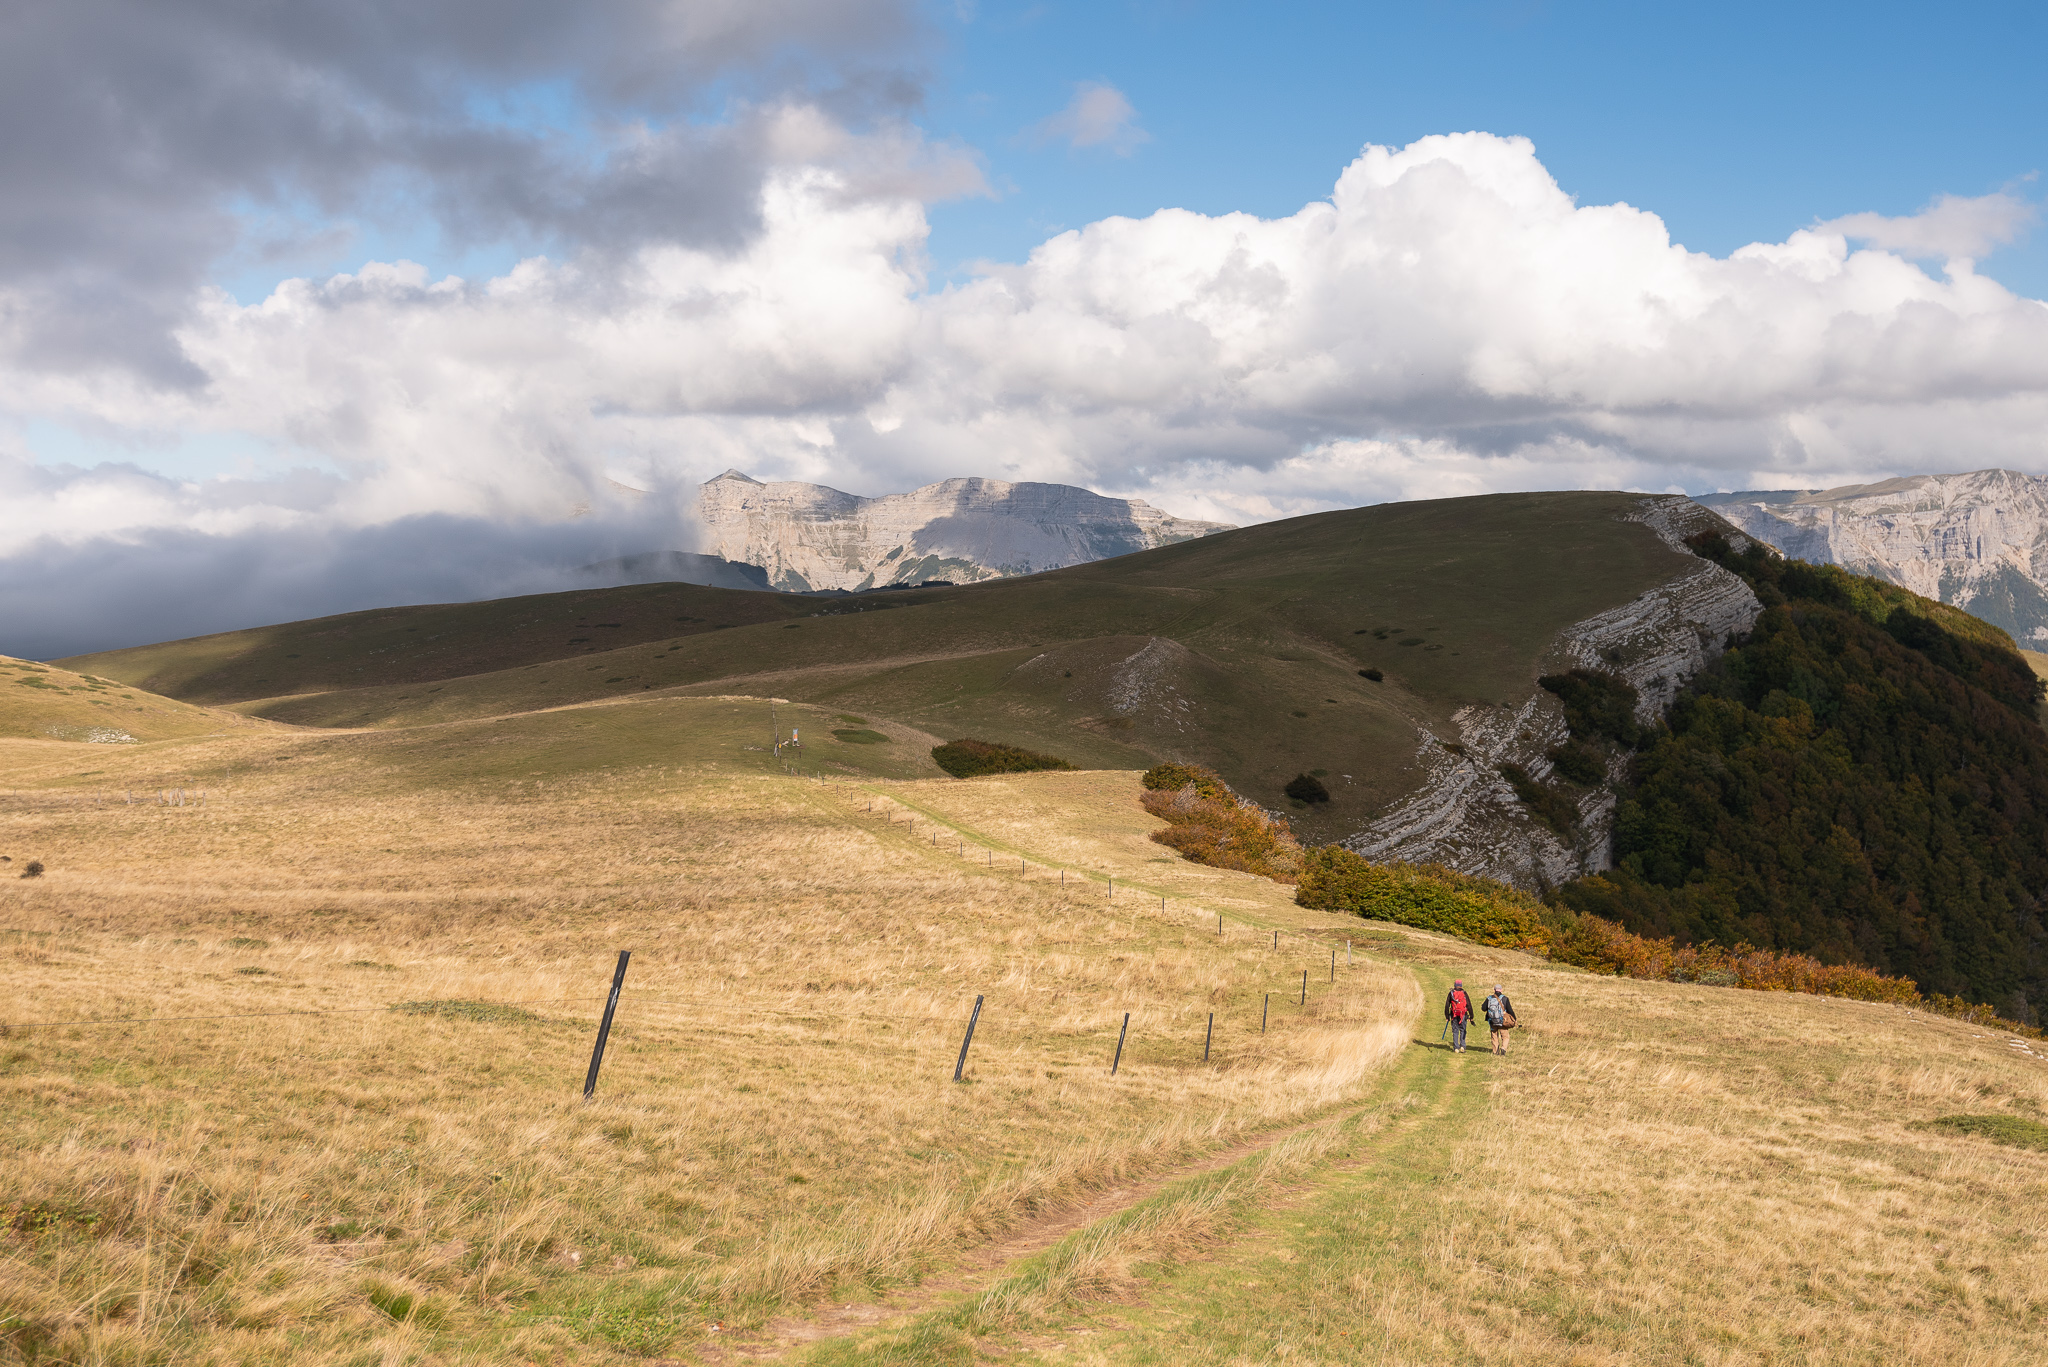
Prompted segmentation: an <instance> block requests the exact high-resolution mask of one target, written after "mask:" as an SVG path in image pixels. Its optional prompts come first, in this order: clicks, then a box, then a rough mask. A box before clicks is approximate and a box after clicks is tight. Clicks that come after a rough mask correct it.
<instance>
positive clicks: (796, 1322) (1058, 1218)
mask: <svg viewBox="0 0 2048 1367" xmlns="http://www.w3.org/2000/svg"><path fill="white" fill-rule="evenodd" d="M1424 976H1425V977H1428V976H1433V975H1430V974H1429V973H1428V971H1427V970H1425V971H1424ZM1427 995H1428V994H1427V992H1425V993H1424V996H1425V998H1427ZM1425 1014H1426V1013H1425ZM1417 1029H1418V1033H1419V1027H1417ZM1434 1052H1436V1051H1435V1050H1434V1048H1433V1046H1429V1045H1427V1044H1426V1043H1425V1042H1424V1041H1421V1040H1420V1039H1418V1040H1417V1042H1416V1045H1414V1046H1411V1047H1410V1049H1409V1050H1408V1051H1407V1052H1405V1053H1404V1054H1403V1055H1402V1056H1401V1057H1400V1058H1399V1059H1398V1060H1397V1061H1396V1062H1395V1064H1394V1065H1393V1066H1392V1067H1391V1068H1389V1069H1388V1070H1387V1071H1386V1072H1385V1073H1383V1074H1382V1075H1381V1077H1380V1078H1379V1080H1378V1082H1377V1083H1376V1085H1375V1086H1374V1088H1373V1092H1372V1096H1371V1097H1370V1098H1368V1099H1366V1100H1364V1101H1361V1102H1351V1103H1347V1104H1346V1105H1344V1106H1342V1107H1341V1108H1339V1109H1338V1110H1337V1111H1336V1112H1334V1113H1326V1114H1324V1115H1321V1116H1318V1117H1317V1118H1315V1119H1313V1120H1306V1121H1302V1122H1299V1123H1297V1124H1293V1125H1287V1126H1283V1127H1280V1128H1277V1129H1273V1130H1269V1131H1265V1132H1263V1133H1261V1134H1259V1135H1256V1136H1254V1137H1251V1138H1248V1139H1245V1140H1242V1141H1240V1142H1239V1143H1236V1144H1233V1145H1231V1146H1230V1147H1228V1148H1226V1149H1223V1150H1220V1151H1218V1152H1216V1153H1212V1154H1209V1155H1206V1156H1205V1157H1203V1158H1200V1159H1197V1160H1195V1161H1193V1162H1190V1163H1185V1164H1180V1165H1178V1166H1175V1167H1172V1168H1168V1169H1166V1170H1164V1171H1161V1172H1158V1173H1155V1174H1153V1175H1151V1176H1150V1177H1147V1178H1145V1179H1144V1180H1142V1181H1136V1182H1127V1183H1125V1184H1123V1185H1121V1186H1119V1187H1116V1188H1115V1189H1113V1190H1110V1191H1105V1192H1103V1193H1101V1194H1100V1195H1098V1196H1097V1197H1096V1198H1095V1199H1093V1200H1092V1201H1089V1202H1088V1203H1087V1204H1085V1205H1081V1206H1076V1207H1070V1208H1067V1209H1064V1210H1059V1211H1053V1212H1048V1213H1047V1214H1045V1215H1042V1216H1040V1217H1038V1218H1036V1219H1033V1220H1030V1221H1028V1222H1026V1223H1025V1224H1023V1225H1021V1226H1019V1227H1018V1228H1017V1229H1015V1230H1014V1231H1012V1232H1011V1233H1010V1234H1008V1235H1007V1236H1005V1237H1004V1238H1001V1239H999V1240H996V1241H995V1242H993V1243H990V1244H988V1245H985V1246H983V1247H981V1248H979V1249H976V1250H974V1251H973V1252H971V1253H969V1254H968V1255H967V1256H966V1257H964V1258H963V1259H962V1260H961V1261H960V1262H959V1263H958V1264H956V1265H955V1266H953V1267H952V1268H950V1269H949V1270H947V1271H946V1272H945V1273H943V1274H941V1275H939V1276H936V1277H933V1278H932V1279H930V1280H927V1281H924V1282H921V1283H920V1284H918V1285H917V1286H915V1287H907V1288H904V1289H903V1290H902V1291H901V1292H899V1293H896V1294H892V1295H889V1296H885V1297H882V1298H881V1299H879V1300H876V1301H872V1302H859V1303H854V1304H848V1305H842V1306H828V1307H823V1308H821V1309H818V1310H816V1311H814V1312H812V1313H810V1314H808V1315H796V1316H785V1317H783V1318H780V1319H776V1320H773V1321H770V1322H769V1323H768V1324H766V1325H764V1326H763V1327H762V1328H760V1329H759V1330H754V1331H750V1332H747V1333H745V1334H735V1335H733V1336H732V1337H731V1338H729V1339H719V1338H716V1337H714V1338H711V1339H707V1340H706V1341H705V1342H703V1343H702V1344H700V1345H699V1346H698V1347H697V1348H696V1349H695V1352H694V1355H693V1356H694V1360H695V1361H696V1362H699V1363H703V1364H707V1365H708V1367H718V1365H719V1364H732V1363H750V1362H775V1361H780V1360H782V1359H784V1358H785V1357H787V1356H788V1355H790V1354H792V1353H795V1352H797V1351H798V1350H801V1349H804V1348H807V1347H810V1346H812V1345H814V1344H818V1343H822V1342H824V1341H826V1340H830V1339H837V1338H843V1337H846V1336H849V1335H853V1334H858V1333H861V1332H863V1331H865V1330H870V1329H876V1328H883V1327H889V1326H896V1325H901V1324H904V1323H906V1322H908V1321H911V1320H913V1319H915V1318H916V1317H918V1316H920V1315H923V1314H927V1313H929V1312H932V1311H934V1310H937V1309H940V1308H941V1307H942V1306H945V1305H947V1304H948V1303H954V1302H957V1301H959V1300H961V1299H964V1298H966V1297H968V1296H971V1295H974V1294H976V1293H978V1292H980V1291H983V1290H985V1289H987V1288H989V1287H990V1286H992V1285H994V1284H995V1283H997V1282H999V1281H1001V1280H1002V1279H1003V1278H1004V1277H1005V1276H1006V1275H1008V1274H1009V1273H1010V1272H1011V1271H1012V1270H1013V1268H1014V1266H1015V1265H1016V1264H1018V1263H1020V1262H1022V1261H1023V1260H1025V1259H1028V1258H1030V1257H1032V1256H1033V1255H1036V1254H1039V1253H1042V1252H1044V1251H1046V1250H1047V1249H1049V1248H1051V1247H1052V1246H1053V1245H1054V1244H1056V1243H1058V1242H1059V1241H1060V1240H1061V1239H1063V1238H1065V1237H1067V1236H1068V1235H1070V1234H1073V1233H1075V1232H1077V1231H1080V1230H1083V1229H1086V1228H1088V1227H1089V1226H1090V1225H1093V1224H1096V1223H1097V1222H1099V1221H1102V1220H1105V1219H1107V1218H1109V1217H1111V1216H1114V1215H1117V1214H1120V1213H1122V1212H1124V1211H1127V1210H1130V1209H1131V1208H1132V1207H1134V1206H1137V1205H1139V1204H1141V1203H1142V1202H1144V1201H1147V1200H1149V1199H1151V1198H1152V1197H1154V1196H1157V1195H1159V1194H1160V1193H1161V1192H1163V1191H1165V1190H1166V1189H1167V1188H1169V1187H1172V1186H1174V1185H1175V1184H1177V1183H1180V1182H1183V1181H1185V1180H1187V1179H1190V1178H1194V1177H1200V1176H1203V1175H1206V1174H1209V1173H1214V1172H1217V1171H1220V1170H1222V1169H1224V1168H1228V1167H1231V1166H1233V1165H1235V1164H1239V1163H1242V1162H1244V1161H1245V1160H1247V1159H1251V1158H1255V1157H1257V1156H1258V1155H1259V1154H1262V1153H1264V1152H1265V1151H1267V1150H1268V1149H1271V1148H1272V1147H1273V1146H1274V1145H1276V1144H1278V1143H1280V1142H1281V1141H1283V1140H1285V1139H1287V1138H1289V1137H1290V1136H1293V1135H1297V1134H1301V1133H1304V1132H1306V1131H1309V1130H1313V1129H1317V1128H1319V1127H1326V1126H1334V1125H1340V1124H1343V1123H1344V1122H1345V1121H1346V1120H1349V1119H1351V1118H1353V1117H1354V1116H1356V1115H1358V1114H1360V1113H1361V1112H1364V1111H1368V1110H1371V1109H1373V1108H1375V1107H1378V1106H1383V1105H1384V1104H1385V1102H1386V1100H1387V1099H1388V1098H1389V1097H1394V1096H1401V1095H1404V1094H1406V1095H1413V1094H1414V1092H1415V1089H1416V1088H1417V1087H1418V1086H1419V1087H1422V1088H1423V1089H1424V1090H1425V1091H1427V1092H1428V1093H1430V1095H1428V1096H1426V1097H1418V1098H1417V1100H1419V1101H1421V1102H1422V1103H1423V1104H1422V1105H1420V1106H1418V1107H1416V1108H1414V1109H1413V1110H1412V1111H1410V1112H1408V1113H1407V1114H1404V1115H1402V1116H1400V1117H1399V1119H1398V1121H1397V1124H1396V1125H1395V1126H1390V1127H1389V1129H1390V1130H1392V1129H1395V1128H1398V1129H1399V1130H1401V1131H1403V1132H1405V1131H1407V1130H1410V1129H1412V1128H1414V1127H1415V1126H1416V1125H1418V1124H1428V1123H1430V1122H1431V1121H1432V1120H1433V1119H1434V1118H1436V1117H1437V1116H1438V1115H1439V1113H1440V1112H1441V1111H1442V1109H1443V1108H1444V1106H1445V1105H1446V1104H1447V1102H1448V1096H1449V1089H1448V1088H1447V1087H1446V1086H1445V1085H1443V1084H1444V1070H1443V1069H1442V1068H1441V1067H1440V1066H1437V1065H1436V1063H1435V1060H1434V1059H1432V1058H1431V1057H1430V1056H1429V1055H1430V1054H1431V1053H1434ZM1382 1142H1383V1141H1382ZM1375 1147H1378V1144H1376V1145H1375ZM1372 1161H1373V1159H1372V1157H1370V1156H1367V1157H1363V1158H1351V1159H1340V1160H1335V1161H1334V1162H1333V1163H1332V1164H1329V1165H1326V1167H1328V1168H1329V1169H1331V1170H1332V1171H1334V1170H1335V1169H1337V1168H1342V1169H1344V1170H1351V1169H1355V1168H1358V1167H1362V1166H1367V1165H1369V1164H1370V1163H1371V1162H1372ZM1305 1195H1306V1193H1305V1192H1304V1193H1301V1194H1298V1195H1296V1196H1294V1197H1292V1198H1289V1199H1290V1201H1292V1200H1299V1199H1304V1197H1305ZM688 1360H689V1359H678V1360H674V1361H676V1362H678V1363H680V1362H682V1361H688Z"/></svg>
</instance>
